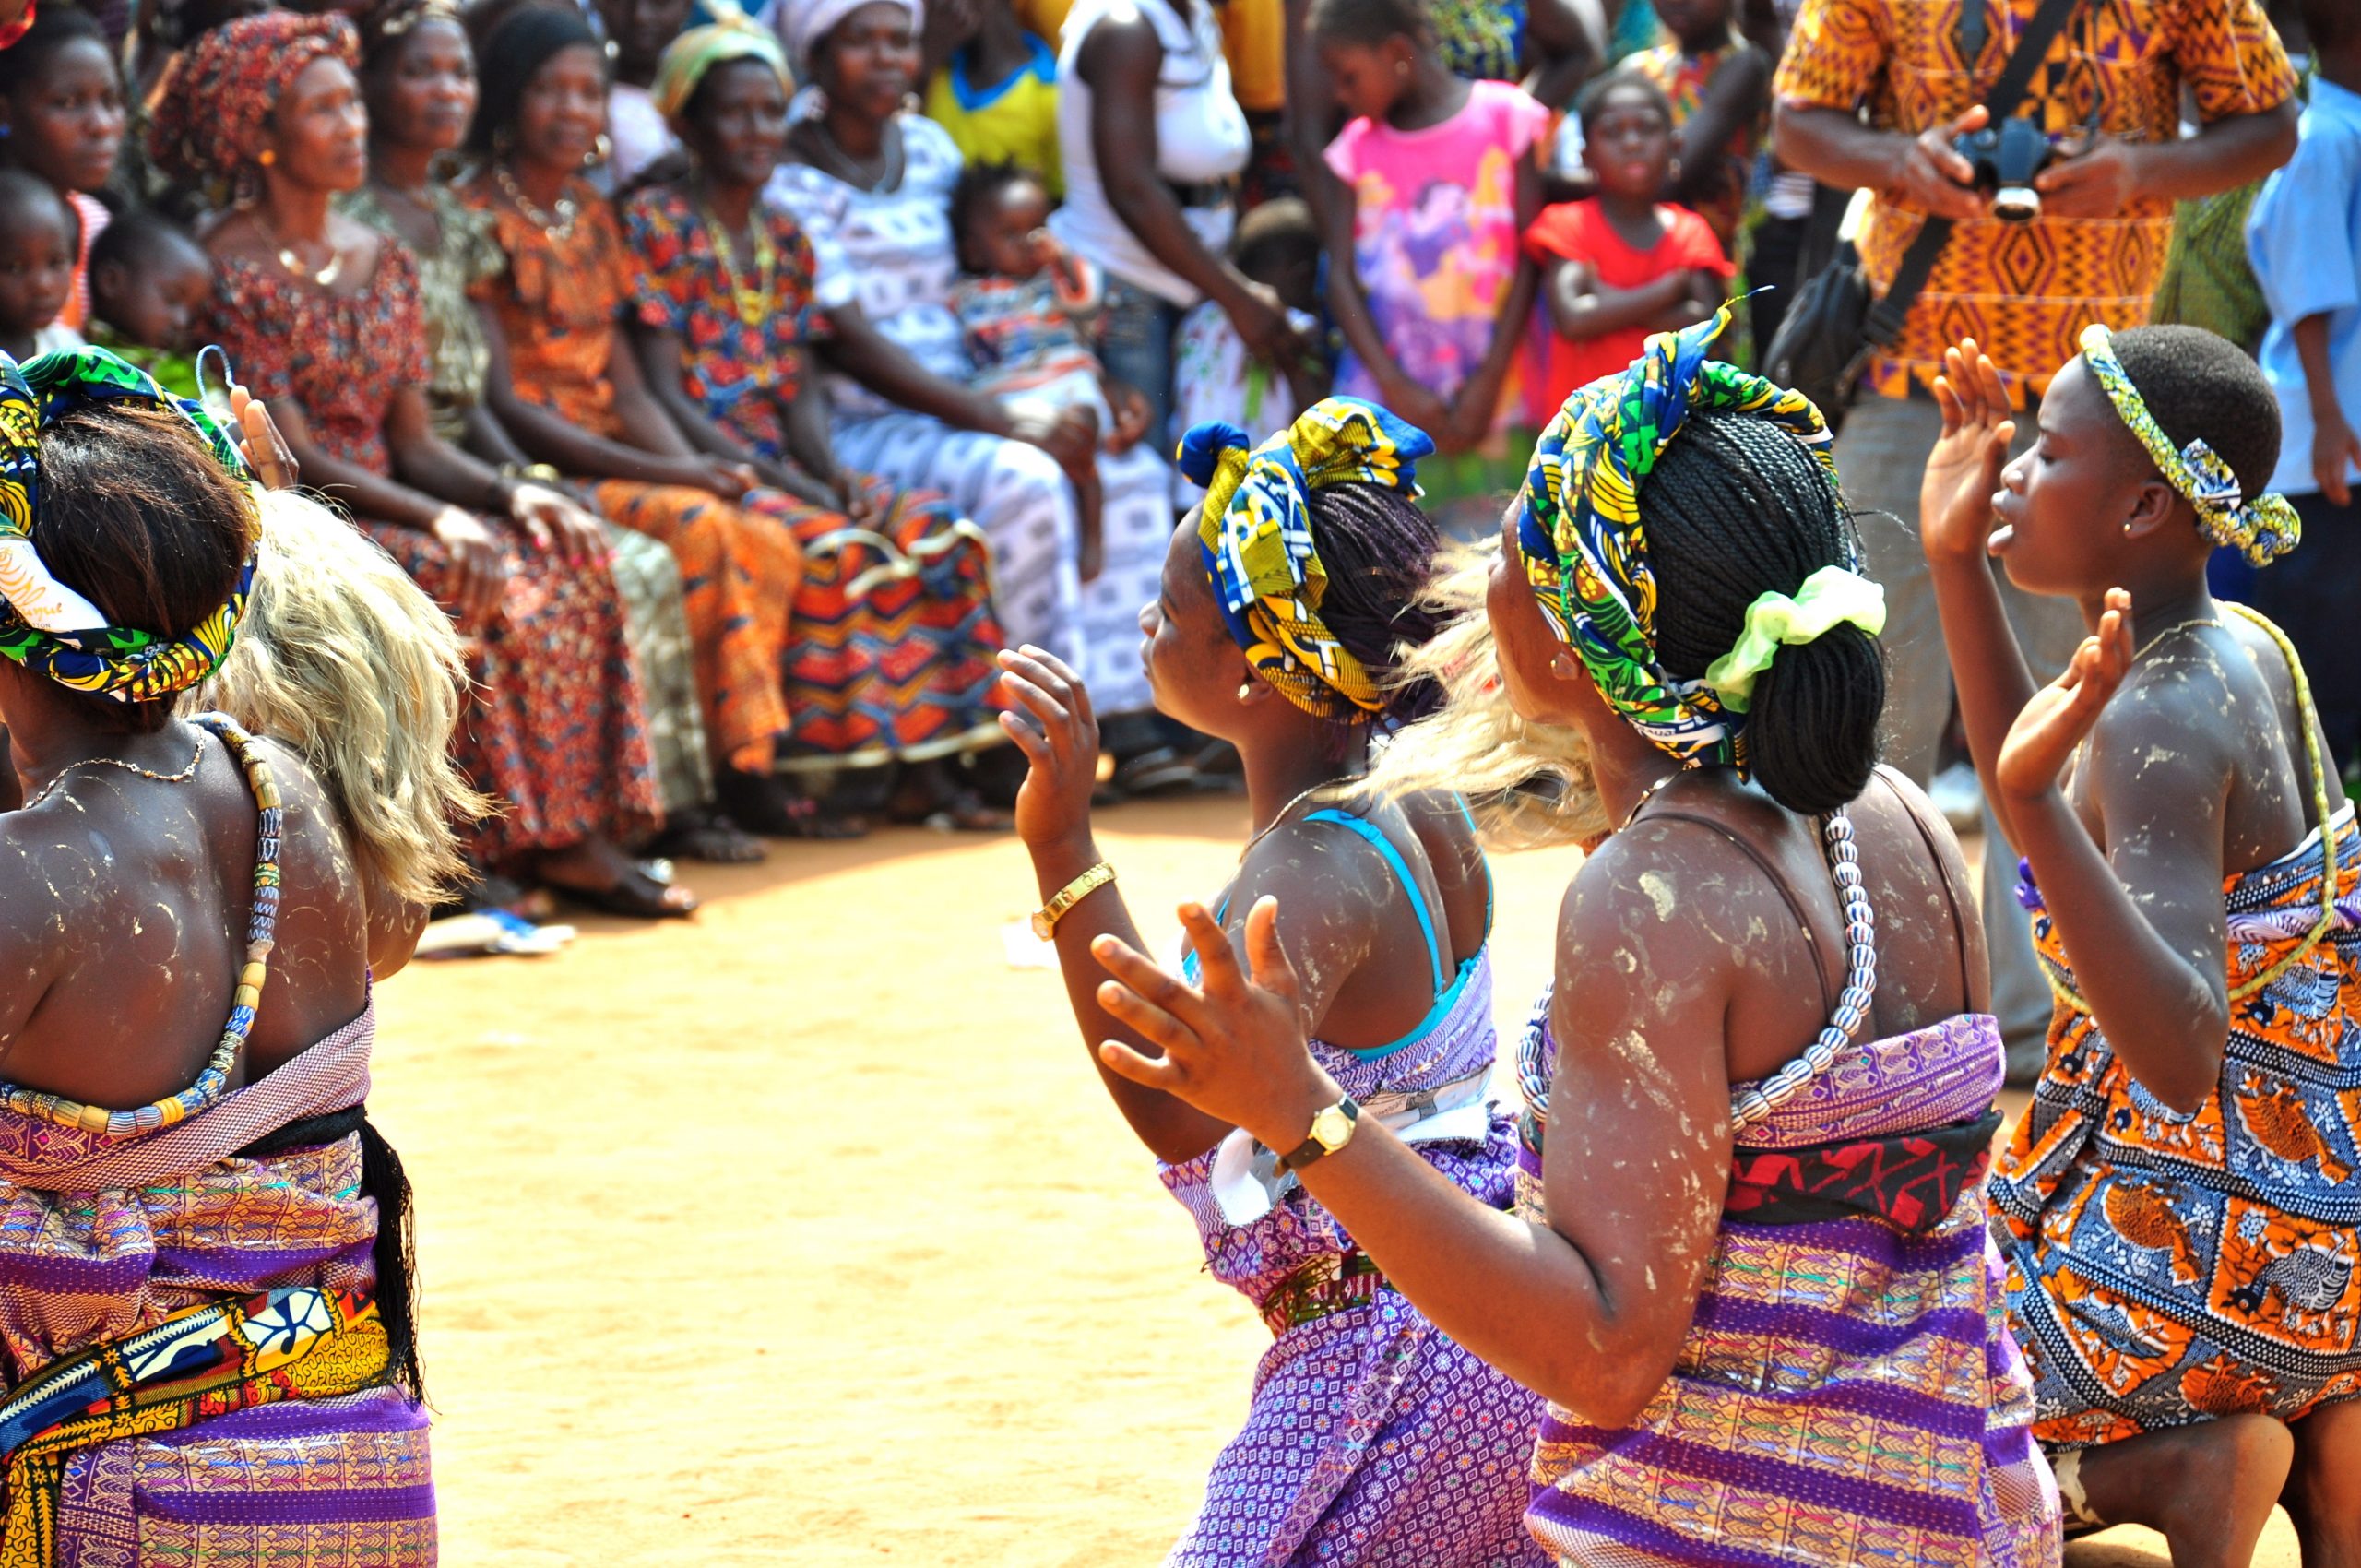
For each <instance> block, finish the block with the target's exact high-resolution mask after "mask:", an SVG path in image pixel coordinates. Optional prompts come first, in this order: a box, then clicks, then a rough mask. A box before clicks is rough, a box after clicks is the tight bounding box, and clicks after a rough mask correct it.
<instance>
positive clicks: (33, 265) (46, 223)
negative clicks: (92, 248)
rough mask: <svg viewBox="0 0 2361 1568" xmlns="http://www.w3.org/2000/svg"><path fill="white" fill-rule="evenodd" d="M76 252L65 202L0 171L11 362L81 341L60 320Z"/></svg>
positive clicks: (1, 312) (1, 279)
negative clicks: (59, 315) (60, 312)
mask: <svg viewBox="0 0 2361 1568" xmlns="http://www.w3.org/2000/svg"><path fill="white" fill-rule="evenodd" d="M52 14H53V15H54V14H55V13H52ZM76 249H77V245H76V243H75V223H74V209H73V208H70V207H68V206H66V205H65V200H64V198H63V197H61V196H58V194H57V193H56V192H55V191H53V190H52V189H51V188H50V187H49V185H48V184H47V183H46V182H44V181H42V180H39V179H36V178H34V177H33V176H32V175H30V174H28V173H25V172H22V171H21V170H16V169H0V350H6V351H7V353H8V355H9V357H11V358H12V359H17V360H20V361H21V360H29V359H31V358H32V357H33V356H34V355H35V354H45V353H48V352H49V351H50V350H53V349H71V348H74V347H77V345H79V344H80V343H81V341H82V335H81V334H80V333H78V332H77V331H75V330H74V328H72V327H68V326H66V325H65V323H64V322H61V321H60V320H58V319H57V315H58V312H59V311H60V310H61V309H62V308H63V307H64V306H65V296H66V293H67V291H69V290H71V289H72V288H73V286H74V277H75V267H74V255H75V251H76Z"/></svg>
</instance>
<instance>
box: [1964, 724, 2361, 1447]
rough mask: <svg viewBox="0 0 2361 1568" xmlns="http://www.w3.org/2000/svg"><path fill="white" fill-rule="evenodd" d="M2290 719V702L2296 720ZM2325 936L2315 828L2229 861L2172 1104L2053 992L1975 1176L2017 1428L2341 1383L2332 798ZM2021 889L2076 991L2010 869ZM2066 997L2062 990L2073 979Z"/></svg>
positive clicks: (2348, 1020) (2129, 1427)
mask: <svg viewBox="0 0 2361 1568" xmlns="http://www.w3.org/2000/svg"><path fill="white" fill-rule="evenodd" d="M2306 719H2307V721H2308V719H2309V715H2308V714H2307V715H2306ZM2323 831H2324V832H2325V833H2326V834H2327V835H2328V836H2329V837H2331V838H2332V839H2333V841H2334V844H2335V849H2336V885H2335V897H2334V908H2335V913H2334V916H2333V918H2332V920H2331V922H2330V925H2329V929H2328V931H2327V933H2326V934H2325V935H2324V936H2323V937H2322V938H2321V940H2320V941H2319V944H2317V945H2315V946H2314V947H2312V948H2311V950H2310V951H2309V952H2308V953H2306V954H2304V955H2303V956H2300V957H2298V958H2296V959H2295V961H2294V962H2293V963H2291V964H2288V965H2287V967H2286V968H2284V970H2283V971H2282V972H2281V973H2279V974H2278V975H2277V976H2276V977H2275V978H2273V979H2272V980H2271V981H2270V982H2269V983H2268V984H2266V985H2264V986H2263V987H2261V989H2260V990H2258V991H2256V992H2254V994H2252V995H2250V996H2248V997H2245V998H2244V999H2242V1000H2241V999H2237V997H2236V992H2237V990H2238V988H2239V987H2240V986H2242V985H2244V984H2247V983H2248V982H2249V981H2250V980H2252V979H2253V978H2254V977H2256V976H2258V975H2262V974H2265V973H2267V972H2269V971H2270V970H2271V969H2272V966H2274V965H2277V964H2279V963H2281V962H2282V960H2284V959H2285V958H2286V957H2287V956H2288V955H2289V954H2290V953H2291V952H2293V951H2294V950H2295V949H2296V948H2297V947H2298V946H2299V945H2300V944H2302V943H2303V942H2304V940H2305V938H2306V937H2307V936H2308V934H2309V933H2310V932H2311V931H2312V930H2313V928H2314V927H2315V926H2316V925H2317V924H2319V921H2321V918H2322V910H2323V902H2322V897H2321V895H2322V887H2321V880H2322V857H2321V837H2322V835H2321V833H2315V834H2313V835H2312V836H2311V837H2308V838H2307V839H2306V840H2305V841H2304V842H2303V843H2302V844H2300V845H2298V846H2296V848H2295V849H2291V850H2289V851H2288V852H2287V853H2286V854H2284V855H2283V856H2281V857H2280V858H2279V859H2277V860H2275V861H2272V862H2271V863H2270V864H2268V865H2264V866H2259V867H2257V868H2256V869H2254V870H2252V871H2249V872H2246V873H2241V874H2239V875H2236V876H2233V877H2229V878H2227V879H2226V880H2225V882H2224V884H2223V888H2222V896H2223V898H2224V900H2225V903H2226V904H2227V906H2228V913H2229V934H2230V941H2229V982H2230V989H2231V993H2232V997H2233V1000H2232V1002H2231V1004H2230V1038H2229V1043H2228V1047H2227V1049H2226V1051H2225V1053H2224V1056H2223V1061H2222V1080H2221V1085H2220V1087H2218V1088H2216V1089H2215V1090H2214V1091H2213V1093H2212V1094H2211V1095H2209V1096H2207V1097H2206V1099H2205V1103H2204V1104H2203V1105H2202V1106H2201V1107H2200V1108H2199V1109H2198V1110H2197V1111H2196V1112H2195V1113H2194V1114H2192V1115H2187V1116H2183V1115H2180V1114H2177V1113H2176V1112H2175V1111H2171V1110H2169V1109H2167V1108H2166V1107H2165V1105H2164V1104H2163V1103H2162V1102H2161V1101H2159V1100H2157V1099H2154V1098H2153V1096H2151V1095H2150V1094H2148V1092H2147V1091H2146V1090H2144V1089H2142V1087H2140V1085H2139V1083H2138V1082H2137V1081H2136V1080H2135V1079H2133V1077H2132V1076H2131V1074H2130V1071H2129V1070H2128V1069H2127V1068H2126V1067H2125V1066H2124V1064H2123V1063H2122V1061H2121V1060H2120V1059H2119V1058H2118V1056H2117V1055H2116V1054H2115V1050H2114V1048H2113V1047H2112V1046H2111V1045H2109V1044H2108V1042H2107V1039H2106V1036H2105V1035H2103V1034H2101V1033H2100V1032H2099V1029H2098V1026H2097V1024H2096V1022H2095V1021H2094V1019H2093V1018H2092V1016H2090V1014H2089V1013H2088V1012H2086V1011H2084V1010H2083V1009H2082V1008H2080V1007H2078V1006H2073V1005H2070V1004H2067V1003H2065V1002H2064V1001H2062V1000H2061V1002H2060V1004H2059V1005H2058V1012H2057V1015H2056V1016H2055V1018H2053V1020H2052V1021H2051V1023H2050V1027H2049V1057H2048V1063H2047V1066H2046V1067H2045V1068H2044V1069H2043V1072H2042V1075H2041V1081H2040V1083H2039V1085H2038V1087H2035V1090H2034V1101H2033V1105H2032V1107H2031V1108H2030V1109H2029V1110H2028V1111H2026V1113H2025V1115H2024V1117H2023V1120H2022V1121H2020V1122H2019V1123H2017V1129H2016V1133H2015V1135H2014V1136H2013V1138H2012V1139H2011V1142H2010V1146H2009V1150H2008V1153H2007V1154H2006V1155H2005V1156H2004V1157H2003V1158H2002V1159H2001V1162H2000V1165H1999V1170H1997V1171H1996V1172H1995V1173H1994V1175H1993V1178H1992V1182H1991V1185H1990V1188H1989V1196H1990V1204H1991V1208H1992V1211H1993V1216H1994V1225H1993V1229H1994V1231H1995V1233H1996V1236H1997V1238H1998V1239H1999V1241H2000V1243H2001V1247H2002V1250H2003V1252H2004V1253H2006V1255H2007V1257H2008V1263H2009V1304H2010V1323H2011V1328H2012V1329H2013V1330H2014V1332H2015V1334H2016V1338H2017V1343H2018V1344H2019V1345H2020V1346H2021V1347H2023V1350H2024V1353H2025V1359H2026V1360H2027V1362H2028V1363H2029V1364H2030V1365H2031V1367H2032V1369H2033V1372H2034V1378H2035V1388H2034V1395H2035V1409H2036V1419H2035V1425H2034V1432H2035V1436H2036V1437H2038V1438H2039V1439H2040V1440H2041V1441H2042V1442H2043V1443H2047V1444H2049V1445H2052V1446H2054V1447H2068V1448H2071V1447H2081V1446H2084V1445H2088V1444H2092V1443H2113V1442H2116V1441H2118V1440H2120V1439H2123V1438H2128V1437H2136V1436H2138V1435H2140V1434H2141V1433H2142V1432H2147V1431H2157V1430H2159V1429H2162V1428H2166V1427H2174V1426H2180V1425H2185V1424H2187V1423H2189V1422H2191V1421H2201V1420H2208V1419H2210V1418H2213V1417H2217V1416H2227V1415H2236V1414H2238V1413H2241V1412H2246V1411H2255V1412H2262V1413H2267V1414H2270V1415H2273V1416H2277V1417H2279V1418H2280V1419H2281V1420H2296V1419H2297V1418H2298V1417H2300V1416H2303V1415H2305V1414H2307V1413H2308V1412H2309V1411H2311V1410H2313V1409H2315V1408H2318V1407H2319V1406H2320V1405H2322V1404H2325V1403H2328V1402H2330V1401H2332V1400H2338V1399H2350V1398H2352V1397H2354V1396H2356V1395H2361V1344H2356V1328H2357V1326H2361V1180H2355V1171H2356V1170H2361V828H2356V826H2355V819H2354V808H2353V807H2352V805H2351V804H2350V803H2348V804H2347V805H2346V806H2345V807H2344V808H2343V810H2342V811H2340V812H2338V813H2337V814H2336V815H2335V816H2334V817H2333V819H2331V821H2330V822H2329V823H2327V824H2326V825H2324V828H2323ZM2019 897H2020V898H2022V899H2023V901H2024V903H2025V904H2026V906H2027V908H2028V909H2030V910H2031V913H2032V916H2033V930H2034V944H2035V948H2036V950H2037V951H2038V952H2039V954H2040V956H2041V961H2042V963H2043V965H2044V966H2045V967H2047V968H2048V969H2049V971H2050V972H2051V974H2052V975H2053V976H2055V977H2057V978H2058V979H2059V980H2062V981H2063V982H2064V983H2065V984H2066V985H2067V987H2068V988H2069V989H2070V991H2072V990H2074V986H2073V977H2072V972H2071V970H2070V968H2068V965H2067V960H2066V952H2065V948H2064V945H2063V944H2062V943H2061V942H2060V941H2059V938H2058V932H2057V930H2056V928H2055V927H2054V926H2053V925H2052V923H2051V921H2050V919H2049V914H2048V911H2047V909H2044V908H2043V907H2042V904H2041V896H2040V893H2039V892H2038V890H2037V889H2035V887H2034V885H2033V880H2032V876H2031V874H2030V873H2029V872H2028V873H2024V874H2023V884H2022V885H2021V887H2020V889H2019ZM2076 994H2079V992H2076Z"/></svg>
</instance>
